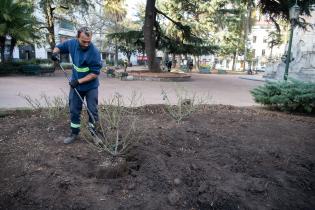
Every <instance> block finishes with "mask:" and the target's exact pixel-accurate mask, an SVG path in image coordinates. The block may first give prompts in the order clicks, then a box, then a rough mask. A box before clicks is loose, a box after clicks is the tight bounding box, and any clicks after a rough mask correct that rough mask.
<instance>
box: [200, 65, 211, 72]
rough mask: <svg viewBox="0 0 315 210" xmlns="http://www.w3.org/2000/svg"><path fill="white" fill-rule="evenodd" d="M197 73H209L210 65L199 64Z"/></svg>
mask: <svg viewBox="0 0 315 210" xmlns="http://www.w3.org/2000/svg"><path fill="white" fill-rule="evenodd" d="M199 73H201V74H211V71H210V67H209V66H201V67H200V68H199Z"/></svg>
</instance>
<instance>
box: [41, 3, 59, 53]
mask: <svg viewBox="0 0 315 210" xmlns="http://www.w3.org/2000/svg"><path fill="white" fill-rule="evenodd" d="M54 10H55V9H54V8H52V7H51V5H50V2H47V1H46V3H45V8H44V14H45V19H46V24H47V30H48V37H47V38H48V43H49V45H50V49H51V50H53V49H54V48H55V46H56V40H55V23H54Z"/></svg>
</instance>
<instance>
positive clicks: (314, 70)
mask: <svg viewBox="0 0 315 210" xmlns="http://www.w3.org/2000/svg"><path fill="white" fill-rule="evenodd" d="M304 19H305V20H306V22H308V23H310V24H312V27H313V28H311V27H308V29H307V30H303V29H301V28H298V27H295V29H294V31H293V40H292V50H291V55H292V56H291V57H292V61H291V62H290V67H289V78H294V79H298V80H302V81H306V82H315V10H314V7H313V9H312V11H311V16H310V17H304ZM284 70H285V63H284V61H278V62H275V63H269V64H268V65H267V67H266V72H265V76H264V77H265V78H267V79H276V80H283V76H284Z"/></svg>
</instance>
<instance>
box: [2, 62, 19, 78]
mask: <svg viewBox="0 0 315 210" xmlns="http://www.w3.org/2000/svg"><path fill="white" fill-rule="evenodd" d="M20 70H21V65H17V64H15V63H4V64H0V75H7V74H16V73H18V72H19V71H20Z"/></svg>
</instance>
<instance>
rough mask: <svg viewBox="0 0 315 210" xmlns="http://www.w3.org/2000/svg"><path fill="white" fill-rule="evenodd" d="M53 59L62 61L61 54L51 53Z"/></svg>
mask: <svg viewBox="0 0 315 210" xmlns="http://www.w3.org/2000/svg"><path fill="white" fill-rule="evenodd" d="M51 60H53V61H58V62H59V61H60V58H59V54H58V53H53V54H52V55H51Z"/></svg>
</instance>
